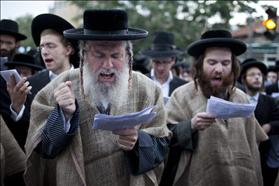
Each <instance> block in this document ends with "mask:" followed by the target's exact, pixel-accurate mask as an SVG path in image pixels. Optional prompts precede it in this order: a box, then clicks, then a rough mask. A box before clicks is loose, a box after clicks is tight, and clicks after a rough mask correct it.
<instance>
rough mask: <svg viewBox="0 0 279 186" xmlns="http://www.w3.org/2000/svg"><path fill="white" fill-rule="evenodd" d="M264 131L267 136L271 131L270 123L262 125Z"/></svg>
mask: <svg viewBox="0 0 279 186" xmlns="http://www.w3.org/2000/svg"><path fill="white" fill-rule="evenodd" d="M262 129H263V130H264V132H265V133H266V134H267V133H269V131H270V130H271V125H270V124H269V123H265V124H263V125H262Z"/></svg>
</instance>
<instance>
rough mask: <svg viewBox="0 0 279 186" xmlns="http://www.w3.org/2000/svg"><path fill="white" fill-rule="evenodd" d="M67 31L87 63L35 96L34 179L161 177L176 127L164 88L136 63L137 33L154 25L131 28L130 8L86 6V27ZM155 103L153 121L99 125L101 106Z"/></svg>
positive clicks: (29, 175) (29, 177)
mask: <svg viewBox="0 0 279 186" xmlns="http://www.w3.org/2000/svg"><path fill="white" fill-rule="evenodd" d="M89 20H90V21H89ZM91 20H94V21H91ZM64 36H65V37H66V38H69V39H76V40H81V41H80V59H81V61H80V68H79V69H75V70H72V71H68V72H65V73H63V74H61V75H60V76H59V77H57V78H56V79H55V80H53V81H52V82H51V83H50V84H48V85H47V86H46V87H45V88H43V89H42V90H41V91H40V92H39V93H38V94H37V95H36V98H35V100H34V101H33V104H32V108H31V121H30V130H29V131H28V136H27V142H26V153H27V158H28V159H27V165H28V166H27V169H26V173H25V180H26V183H27V185H67V186H69V185H74V186H75V185H97V186H98V185H102V186H103V185H119V186H125V185H133V186H134V185H139V186H142V185H158V183H159V179H160V177H161V174H162V168H163V160H164V157H165V154H166V152H167V150H168V136H169V134H170V131H169V130H168V129H167V127H166V123H165V120H166V115H165V111H164V105H163V96H162V93H161V90H160V88H159V87H157V86H156V84H155V83H154V82H153V81H152V80H150V79H149V78H147V77H146V76H144V75H142V74H141V73H137V72H133V71H132V70H131V69H132V68H131V64H132V56H133V52H132V45H131V42H130V40H136V39H141V38H145V37H146V36H147V31H145V30H142V29H136V28H133V29H131V28H128V27H127V13H126V12H125V11H123V10H119V9H118V10H116V9H112V10H86V11H85V12H84V28H80V29H70V30H66V31H65V32H64ZM149 106H155V107H156V108H155V111H156V112H157V114H156V116H155V118H154V119H153V120H152V121H151V122H149V123H143V124H142V125H140V126H136V127H134V128H128V129H119V130H114V131H112V132H111V131H106V130H96V129H93V128H92V123H93V118H94V116H95V114H98V113H103V114H109V115H121V114H127V113H131V112H138V111H140V110H142V109H144V108H146V107H149ZM53 158H54V160H52V159H53ZM49 162H51V163H54V164H55V167H56V169H55V170H54V169H51V170H49V169H48V166H47V165H48V163H49ZM52 165H53V164H52Z"/></svg>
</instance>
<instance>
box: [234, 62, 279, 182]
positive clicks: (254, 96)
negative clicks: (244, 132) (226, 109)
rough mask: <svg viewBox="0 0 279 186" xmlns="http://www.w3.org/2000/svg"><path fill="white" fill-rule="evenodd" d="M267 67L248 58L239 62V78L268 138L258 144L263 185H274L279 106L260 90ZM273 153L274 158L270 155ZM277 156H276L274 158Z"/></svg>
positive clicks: (276, 162) (276, 169) (278, 131)
mask: <svg viewBox="0 0 279 186" xmlns="http://www.w3.org/2000/svg"><path fill="white" fill-rule="evenodd" d="M266 73H267V67H266V66H265V64H264V63H262V62H260V61H257V60H256V59H253V58H249V59H246V60H245V61H243V63H242V64H241V73H240V76H241V80H242V84H243V85H244V88H245V92H246V94H247V95H248V99H249V102H250V103H254V104H257V107H256V110H255V112H254V113H255V117H256V118H257V120H258V122H259V124H260V125H261V126H262V128H263V130H264V131H265V133H266V134H267V135H268V136H269V140H267V141H264V142H262V143H261V144H260V154H261V167H262V174H263V181H264V186H274V184H275V180H276V177H277V174H278V168H279V161H278V158H279V154H278V152H277V151H278V150H279V149H278V148H276V147H277V146H278V145H277V144H276V143H279V139H277V140H276V139H274V135H277V136H279V107H277V106H276V102H275V100H274V99H273V98H272V97H269V96H267V95H265V94H263V93H262V92H263V91H264V83H263V82H264V76H265V75H266ZM275 138H278V137H275ZM272 154H274V155H275V158H274V157H273V156H272ZM276 157H277V158H276Z"/></svg>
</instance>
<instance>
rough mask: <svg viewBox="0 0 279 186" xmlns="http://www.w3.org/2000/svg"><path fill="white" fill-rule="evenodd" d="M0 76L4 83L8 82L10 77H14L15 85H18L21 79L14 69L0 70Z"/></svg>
mask: <svg viewBox="0 0 279 186" xmlns="http://www.w3.org/2000/svg"><path fill="white" fill-rule="evenodd" d="M0 74H1V76H2V77H3V78H4V79H5V81H6V82H8V81H9V78H10V77H11V75H14V76H15V79H16V83H18V82H19V81H20V80H21V77H20V75H19V73H18V72H17V70H16V69H12V70H2V71H0Z"/></svg>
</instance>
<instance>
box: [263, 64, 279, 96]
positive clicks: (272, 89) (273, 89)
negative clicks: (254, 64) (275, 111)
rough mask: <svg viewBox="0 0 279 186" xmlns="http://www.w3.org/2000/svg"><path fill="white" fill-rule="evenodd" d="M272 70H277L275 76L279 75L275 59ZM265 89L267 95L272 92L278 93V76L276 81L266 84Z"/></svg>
mask: <svg viewBox="0 0 279 186" xmlns="http://www.w3.org/2000/svg"><path fill="white" fill-rule="evenodd" d="M274 70H275V71H276V72H277V76H278V77H279V60H277V61H276V62H275V68H274ZM265 91H266V94H268V95H272V94H273V93H274V94H278V93H279V78H278V79H277V81H276V82H275V83H273V84H271V85H269V86H267V87H266V89H265ZM276 99H277V98H276Z"/></svg>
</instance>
